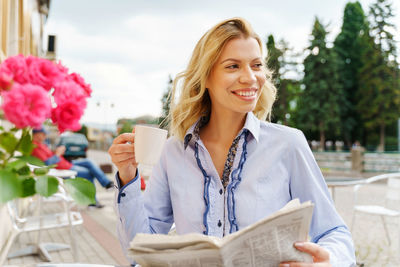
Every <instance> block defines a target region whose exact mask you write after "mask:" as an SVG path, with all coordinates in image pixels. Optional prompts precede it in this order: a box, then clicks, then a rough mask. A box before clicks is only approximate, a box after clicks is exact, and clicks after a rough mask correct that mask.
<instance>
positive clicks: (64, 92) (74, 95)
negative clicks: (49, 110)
mask: <svg viewBox="0 0 400 267" xmlns="http://www.w3.org/2000/svg"><path fill="white" fill-rule="evenodd" d="M53 96H54V101H55V102H56V103H57V105H62V104H63V103H64V102H68V101H74V102H76V103H77V104H78V105H79V106H81V108H82V109H84V108H86V97H87V96H86V93H85V91H84V89H83V88H82V87H80V86H79V84H77V83H75V82H74V81H72V80H69V79H65V80H63V81H61V82H59V83H57V85H56V86H55V87H54V93H53Z"/></svg>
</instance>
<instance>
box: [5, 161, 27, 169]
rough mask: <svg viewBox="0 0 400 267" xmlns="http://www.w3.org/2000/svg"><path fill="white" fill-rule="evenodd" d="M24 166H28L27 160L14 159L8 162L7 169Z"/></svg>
mask: <svg viewBox="0 0 400 267" xmlns="http://www.w3.org/2000/svg"><path fill="white" fill-rule="evenodd" d="M23 167H27V165H26V162H25V161H23V160H20V159H17V160H14V161H12V162H9V163H7V166H6V169H7V170H9V171H11V170H15V171H17V170H19V169H21V168H23Z"/></svg>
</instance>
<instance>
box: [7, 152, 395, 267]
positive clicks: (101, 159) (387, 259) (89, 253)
mask: <svg viewBox="0 0 400 267" xmlns="http://www.w3.org/2000/svg"><path fill="white" fill-rule="evenodd" d="M89 158H91V159H93V160H94V161H96V162H97V163H99V164H101V163H107V162H109V157H108V155H107V154H106V153H105V152H100V151H89ZM114 172H115V169H114ZM109 176H110V178H111V177H113V174H110V175H109ZM97 196H98V199H99V200H100V202H101V203H103V204H105V205H106V206H105V207H104V208H103V209H87V208H81V209H80V211H81V213H82V215H83V217H84V225H83V226H79V227H77V231H76V232H77V234H76V235H75V236H76V240H77V243H78V248H79V249H78V250H79V262H81V263H98V264H112V265H122V266H126V265H127V261H126V260H125V258H124V257H123V256H122V251H121V249H120V247H119V242H118V239H117V237H116V230H115V222H116V217H115V213H114V210H113V205H112V203H113V197H114V193H113V192H112V191H106V190H104V189H103V188H101V187H99V186H98V194H97ZM383 198H384V185H382V184H378V185H374V186H371V187H369V188H366V189H365V190H362V191H360V193H359V198H358V203H360V202H361V203H383ZM353 203H354V199H353V192H352V188H351V187H341V188H337V189H336V206H337V209H338V212H339V213H340V214H341V216H342V217H343V219H344V220H345V222H346V223H347V224H348V225H349V227H350V224H351V220H352V214H353V213H352V207H353ZM56 208H57V207H51V206H50V207H47V209H48V210H49V211H52V209H56ZM399 225H400V224H399V221H389V232H390V235H391V236H390V238H391V240H392V242H391V244H390V245H389V242H388V240H387V238H386V235H385V231H384V228H383V227H382V223H381V221H380V218H379V217H371V216H361V215H360V216H357V217H356V221H355V224H354V226H355V227H354V229H353V231H352V233H353V239H354V242H355V247H356V254H357V261H358V262H359V263H360V264H361V263H362V264H364V266H373V267H375V266H377V267H379V266H400V259H399V258H400V253H399V250H400V247H399V238H400V231H399V229H400V227H399ZM34 238H35V236H34V234H31V235H28V234H23V235H21V237H20V239H19V241H18V242H16V243H15V244H14V245H13V247H12V251H13V250H16V249H18V248H20V247H22V246H24V245H25V244H27V243H29V242H31V240H34ZM43 241H45V242H63V243H69V242H70V240H69V235H68V231H67V230H66V229H64V230H51V231H45V232H44V234H43ZM50 255H51V256H52V258H53V262H55V263H57V262H74V261H73V257H72V253H71V252H70V250H64V251H60V252H52V253H51V254H50ZM38 262H40V258H39V257H37V256H30V257H20V258H16V259H11V260H9V261H8V262H6V264H8V265H16V266H33V265H34V264H35V263H38Z"/></svg>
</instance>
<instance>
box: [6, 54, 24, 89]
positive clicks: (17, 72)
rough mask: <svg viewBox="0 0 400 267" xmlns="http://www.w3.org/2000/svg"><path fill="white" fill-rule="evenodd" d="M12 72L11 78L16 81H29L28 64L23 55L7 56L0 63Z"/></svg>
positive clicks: (21, 82)
mask: <svg viewBox="0 0 400 267" xmlns="http://www.w3.org/2000/svg"><path fill="white" fill-rule="evenodd" d="M1 66H2V68H6V69H8V70H9V72H10V73H11V74H12V79H13V80H14V81H16V82H17V83H20V84H23V83H27V82H28V81H29V76H28V65H27V63H26V60H25V57H24V56H23V55H18V56H13V57H9V58H7V59H6V60H4V61H3V63H2V64H1Z"/></svg>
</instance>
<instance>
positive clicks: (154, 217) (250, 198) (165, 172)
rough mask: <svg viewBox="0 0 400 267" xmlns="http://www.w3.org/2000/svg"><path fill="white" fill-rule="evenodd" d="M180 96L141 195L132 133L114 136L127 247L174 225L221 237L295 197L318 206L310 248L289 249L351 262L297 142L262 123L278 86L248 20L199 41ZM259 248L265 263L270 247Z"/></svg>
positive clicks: (348, 243) (286, 131)
mask: <svg viewBox="0 0 400 267" xmlns="http://www.w3.org/2000/svg"><path fill="white" fill-rule="evenodd" d="M180 80H182V87H181V88H179V89H180V92H179V93H178V87H177V84H178V81H180ZM178 94H179V95H180V98H179V99H177V100H176V103H174V105H173V106H172V109H171V113H170V114H169V115H170V122H171V124H170V129H171V135H172V136H171V137H170V138H169V139H168V141H167V143H166V144H165V146H164V150H163V153H162V155H161V159H160V160H159V162H158V164H157V165H156V166H155V167H154V169H153V173H152V176H151V177H150V180H149V184H148V187H147V189H146V191H145V193H144V196H143V197H142V195H141V194H140V189H139V188H140V187H139V183H140V182H138V180H140V179H139V177H140V173H139V172H138V170H137V165H138V164H137V162H136V159H135V152H134V146H135V142H134V141H135V136H134V134H130V133H126V134H123V135H120V136H118V137H117V138H116V139H115V140H114V142H113V145H112V146H111V147H110V150H109V153H110V155H111V158H112V161H113V162H114V164H115V165H116V166H117V168H118V173H117V176H116V180H117V183H118V188H119V194H118V196H117V198H116V210H117V212H118V216H119V220H117V221H118V222H119V228H118V230H119V236H120V241H121V244H122V246H123V247H124V249H125V250H126V249H127V248H128V247H129V242H130V241H131V240H132V238H133V237H134V236H135V235H136V234H137V233H162V234H166V233H168V231H169V230H170V229H171V226H172V224H173V223H175V226H176V232H177V234H187V233H202V234H204V235H212V236H217V237H223V236H225V235H229V234H231V233H234V232H237V231H238V230H240V229H243V228H245V227H247V226H249V225H251V224H254V223H256V222H258V221H259V220H261V219H262V218H264V217H266V216H268V215H270V214H272V213H273V212H276V211H277V210H279V209H280V208H282V207H283V206H285V204H287V203H288V202H289V201H291V200H292V199H295V198H298V199H300V201H301V202H304V201H309V200H311V201H312V202H313V203H314V205H315V208H314V214H313V218H312V221H311V226H310V229H309V236H310V238H311V242H296V243H295V244H294V247H295V248H296V249H298V250H300V251H302V252H305V253H308V254H310V255H311V256H312V258H313V260H314V263H311V264H307V266H338V267H339V266H340V267H342V266H353V265H355V255H354V247H353V243H352V239H351V235H350V233H349V231H348V229H347V227H346V225H345V224H344V222H343V220H342V218H341V217H340V216H339V215H338V214H337V212H336V210H335V207H334V204H333V202H332V199H331V197H330V195H329V192H328V189H327V186H326V184H325V181H324V178H323V176H322V174H321V172H320V169H319V167H318V165H317V164H316V162H315V159H314V157H313V155H312V152H311V150H310V148H309V146H308V144H307V141H306V139H305V138H304V135H303V134H302V132H301V131H299V130H297V129H293V128H289V127H286V126H282V125H277V124H273V123H270V122H266V121H265V118H267V117H268V116H269V114H270V112H271V108H272V105H273V103H274V100H275V94H276V89H275V87H274V85H273V84H272V82H271V73H270V72H269V71H268V69H267V68H266V67H265V66H264V65H263V55H262V45H261V41H260V38H259V37H258V35H257V34H255V33H254V32H253V30H252V28H251V26H250V24H249V23H248V22H247V21H246V20H244V19H242V18H233V19H228V20H225V21H222V22H220V23H218V24H217V25H216V26H214V27H213V28H211V29H210V30H209V31H207V32H206V33H205V34H204V35H203V37H202V38H201V39H200V41H199V42H198V43H197V45H196V47H195V49H194V51H193V54H192V58H191V60H190V62H189V65H188V67H187V69H186V70H185V71H184V72H182V73H180V74H179V75H178V76H177V78H176V79H175V81H174V86H173V96H175V95H178ZM173 99H174V98H173ZM128 142H130V143H128ZM148 153H152V152H151V151H148ZM300 241H305V240H300ZM265 250H266V251H265V255H263V257H264V256H265V258H264V259H268V253H271V252H270V251H267V250H268V247H267V245H265ZM264 259H263V262H264ZM282 260H290V259H289V258H285V259H282ZM264 263H265V265H264V266H270V265H268V262H264ZM303 264H305V263H295V262H282V263H281V266H306V265H303Z"/></svg>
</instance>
